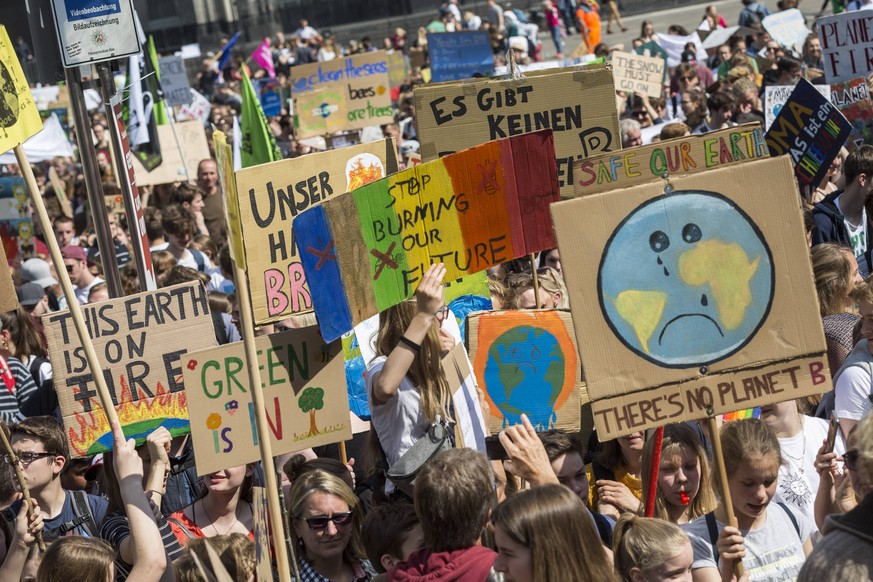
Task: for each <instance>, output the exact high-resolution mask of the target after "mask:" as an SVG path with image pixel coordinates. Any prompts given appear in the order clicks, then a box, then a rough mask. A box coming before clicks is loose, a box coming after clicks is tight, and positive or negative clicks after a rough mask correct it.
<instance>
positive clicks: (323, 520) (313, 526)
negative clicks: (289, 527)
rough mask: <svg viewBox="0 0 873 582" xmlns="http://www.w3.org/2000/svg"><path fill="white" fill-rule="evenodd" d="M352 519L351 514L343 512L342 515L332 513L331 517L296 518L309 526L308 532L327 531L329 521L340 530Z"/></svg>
mask: <svg viewBox="0 0 873 582" xmlns="http://www.w3.org/2000/svg"><path fill="white" fill-rule="evenodd" d="M352 518H353V515H352V512H351V511H345V512H343V513H334V514H333V515H331V516H327V515H316V516H315V517H298V518H297V519H302V520H303V521H305V522H306V525H308V526H309V529H310V531H322V530H325V529H327V524H328V523H329V522H331V521H332V522H333V524H334V525H335V526H337V527H338V528H340V527H343V526H346V525H349V524H350V523H352Z"/></svg>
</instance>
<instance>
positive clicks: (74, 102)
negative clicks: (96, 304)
mask: <svg viewBox="0 0 873 582" xmlns="http://www.w3.org/2000/svg"><path fill="white" fill-rule="evenodd" d="M64 71H65V74H66V78H67V87H68V89H69V93H70V109H71V110H72V114H73V121H74V123H75V124H76V143H77V145H78V146H79V158H80V159H81V160H82V173H83V174H84V176H85V187H86V189H87V191H88V202H89V203H90V206H91V215H92V216H93V218H94V231H95V232H96V233H97V244H98V245H99V248H100V261H101V262H102V263H103V278H104V279H105V280H106V287H107V288H108V290H109V296H110V297H113V298H115V297H123V296H124V291H123V288H122V286H121V276H120V274H119V273H118V261H117V260H116V258H115V241H114V240H113V239H112V232H111V231H110V229H109V216H108V214H107V212H106V198H105V197H104V195H103V182H102V181H101V178H100V168H99V167H98V166H97V152H96V151H95V150H94V144H93V143H92V142H91V123H90V120H89V119H88V109H87V107H86V106H85V94H84V92H83V91H82V73H81V71H80V70H79V68H78V67H73V68H70V69H65V70H64ZM68 299H69V298H68Z"/></svg>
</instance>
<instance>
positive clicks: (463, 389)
mask: <svg viewBox="0 0 873 582" xmlns="http://www.w3.org/2000/svg"><path fill="white" fill-rule="evenodd" d="M440 365H441V367H442V369H443V372H444V373H445V375H446V382H447V383H448V385H449V390H450V391H451V393H452V406H454V409H455V411H460V410H463V411H465V414H461V415H457V417H456V419H457V421H458V428H459V429H460V433H461V438H462V439H463V441H464V442H463V446H465V447H467V448H469V449H476V450H477V451H479V452H480V453H482V454H483V455H486V454H487V452H486V450H485V434H486V432H487V429H486V427H485V419H484V418H482V409H481V408H480V406H479V396H478V391H477V384H476V376H475V374H474V373H473V365H472V364H471V363H470V358H468V357H467V350H465V349H464V344H462V343H457V344H455V347H453V348H452V349H451V350H449V353H448V354H447V355H446V356H445V357H444V358H443V359H442V361H441V362H440Z"/></svg>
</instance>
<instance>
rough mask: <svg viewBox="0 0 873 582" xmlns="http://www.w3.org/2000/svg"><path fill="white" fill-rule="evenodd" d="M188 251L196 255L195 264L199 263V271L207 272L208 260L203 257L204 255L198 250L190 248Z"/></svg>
mask: <svg viewBox="0 0 873 582" xmlns="http://www.w3.org/2000/svg"><path fill="white" fill-rule="evenodd" d="M188 251H189V252H190V253H191V254H192V255H194V262H196V263H197V270H198V271H200V272H201V273H205V272H206V258H205V257H204V256H203V253H201V252H200V251H198V250H197V249H191V248H189V249H188Z"/></svg>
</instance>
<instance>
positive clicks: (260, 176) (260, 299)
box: [236, 139, 397, 325]
mask: <svg viewBox="0 0 873 582" xmlns="http://www.w3.org/2000/svg"><path fill="white" fill-rule="evenodd" d="M377 161H378V164H381V167H382V172H381V175H378V176H375V178H376V179H378V178H384V177H385V176H387V175H389V174H391V173H394V172H396V171H397V159H396V148H395V146H394V142H393V140H389V139H386V140H382V141H377V142H370V143H366V144H358V145H355V146H349V147H345V148H342V149H338V150H330V151H327V152H322V153H316V154H309V155H306V156H302V157H299V158H291V159H287V160H280V161H278V162H271V163H269V164H261V165H258V166H253V167H251V168H245V169H242V170H239V171H238V172H236V185H237V192H238V193H239V206H240V220H241V222H242V238H243V245H244V246H245V255H246V264H247V265H248V276H249V288H250V293H251V297H252V310H253V311H254V314H255V324H256V325H263V324H265V323H268V322H271V321H278V320H282V319H285V318H287V317H289V316H290V315H292V314H295V313H305V312H310V311H312V298H311V296H310V294H309V287H308V286H307V285H306V281H305V277H304V273H303V267H302V265H301V264H300V256H299V253H298V252H297V248H296V245H295V244H294V238H293V235H292V231H291V221H292V220H293V218H294V217H295V216H297V214H299V213H300V212H302V211H303V210H305V209H306V208H309V207H310V206H313V205H319V204H321V203H322V202H324V201H325V200H331V199H333V198H336V197H338V196H340V195H342V194H345V193H346V192H347V191H348V190H349V189H350V188H352V189H353V188H355V187H359V186H361V185H363V182H361V180H359V179H357V178H356V177H355V175H354V174H355V172H354V171H353V169H354V168H361V167H363V168H368V167H371V166H373V167H377V166H378V164H376V162H377ZM359 162H360V166H359V165H358V164H359Z"/></svg>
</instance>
